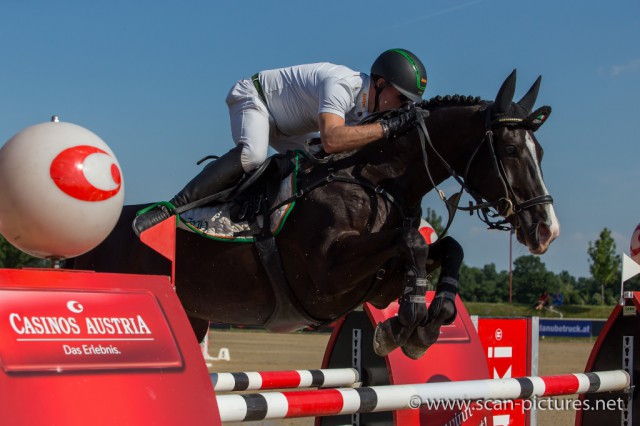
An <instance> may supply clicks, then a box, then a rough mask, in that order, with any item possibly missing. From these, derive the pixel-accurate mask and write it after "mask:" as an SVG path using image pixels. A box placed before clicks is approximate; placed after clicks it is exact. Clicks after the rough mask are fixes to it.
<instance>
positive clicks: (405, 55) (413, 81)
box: [371, 49, 427, 109]
mask: <svg viewBox="0 0 640 426" xmlns="http://www.w3.org/2000/svg"><path fill="white" fill-rule="evenodd" d="M371 75H372V76H378V77H382V78H384V79H385V81H387V82H388V83H390V84H391V85H392V86H393V87H395V88H396V89H397V90H398V92H400V93H402V94H403V95H404V96H406V97H407V98H409V99H410V100H412V101H414V102H420V101H421V100H422V94H423V93H424V89H426V87H427V70H426V69H425V67H424V65H423V64H422V61H420V59H418V57H417V56H416V55H414V54H413V53H411V52H409V51H408V50H406V49H389V50H387V51H385V52H383V53H382V54H381V55H380V56H378V59H376V60H375V62H374V63H373V65H372V66H371ZM376 90H377V87H376ZM376 109H377V108H376Z"/></svg>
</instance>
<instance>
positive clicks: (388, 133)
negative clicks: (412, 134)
mask: <svg viewBox="0 0 640 426" xmlns="http://www.w3.org/2000/svg"><path fill="white" fill-rule="evenodd" d="M417 123H418V112H417V111H416V109H415V108H411V109H409V110H407V111H406V112H403V113H401V114H398V115H396V116H395V117H391V118H387V119H382V120H380V125H381V126H382V129H383V131H384V134H385V138H386V139H395V138H397V137H399V136H402V135H404V134H405V133H407V132H408V131H409V130H411V129H412V128H413V127H414V126H415V125H416V124H417Z"/></svg>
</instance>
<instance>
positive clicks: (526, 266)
mask: <svg viewBox="0 0 640 426" xmlns="http://www.w3.org/2000/svg"><path fill="white" fill-rule="evenodd" d="M513 265H514V268H513V298H514V300H515V301H516V302H519V303H528V304H533V303H535V302H536V301H537V300H538V297H539V296H540V295H541V294H542V293H543V292H545V291H546V292H547V293H549V294H553V292H554V291H555V290H557V289H558V288H559V286H560V283H561V282H560V279H559V278H558V277H557V276H556V275H555V274H554V273H553V272H550V271H548V270H547V267H546V266H545V264H544V263H543V262H542V260H540V257H538V256H533V255H527V256H520V257H518V258H517V259H516V260H515V261H514V262H513Z"/></svg>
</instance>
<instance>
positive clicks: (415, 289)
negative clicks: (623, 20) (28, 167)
mask: <svg viewBox="0 0 640 426" xmlns="http://www.w3.org/2000/svg"><path fill="white" fill-rule="evenodd" d="M540 81H541V77H539V78H538V79H537V80H536V82H535V83H534V84H533V85H532V86H531V88H530V89H529V91H528V92H527V93H526V94H525V95H524V96H523V97H522V99H521V100H520V101H518V102H514V101H513V96H514V93H515V85H516V71H515V70H514V71H513V72H512V73H511V75H509V77H507V79H506V80H505V81H504V82H503V83H502V85H501V87H500V89H499V90H498V94H497V95H496V98H495V100H493V101H486V100H482V99H480V98H478V97H476V98H473V97H469V96H459V95H454V96H446V97H444V98H443V97H436V98H433V99H431V100H429V101H423V102H422V103H420V104H418V105H417V106H413V107H414V108H417V109H418V114H419V117H420V119H419V120H418V125H417V126H416V127H415V128H414V129H412V130H410V131H409V132H408V133H406V134H405V135H402V136H400V137H397V138H396V139H394V140H379V141H376V142H373V143H371V144H369V145H367V146H365V147H362V148H360V149H358V150H355V151H352V152H348V153H340V154H333V155H330V156H328V157H326V158H325V159H324V161H317V160H316V161H314V160H313V159H312V158H303V159H302V160H301V162H300V170H299V185H298V188H300V189H299V190H298V192H297V193H296V200H295V207H294V208H293V209H292V210H291V212H290V213H289V215H288V219H287V221H286V223H285V225H284V226H283V227H282V229H281V230H280V231H279V233H278V234H277V235H275V236H273V235H269V236H268V237H269V238H265V239H263V240H261V243H263V246H262V247H260V246H258V245H257V243H255V244H251V243H245V242H242V243H240V242H226V241H215V240H212V239H207V238H202V237H201V236H199V235H197V234H196V233H193V232H188V231H185V230H183V229H180V228H179V229H177V231H176V232H177V235H176V260H175V268H176V269H175V277H176V278H175V286H176V292H177V296H178V298H179V300H180V302H181V304H182V306H183V307H184V310H185V312H186V314H187V316H188V317H189V320H190V321H191V325H192V327H193V329H194V332H195V334H196V337H197V338H198V340H202V339H203V338H204V336H205V334H206V332H207V330H208V327H209V323H210V322H217V323H225V324H234V325H256V326H262V327H264V328H266V329H268V330H271V331H279V332H288V331H293V330H297V329H301V328H304V327H307V326H312V327H321V326H323V325H326V324H329V323H331V322H332V321H334V320H336V319H338V318H340V317H341V316H343V315H346V314H347V313H349V312H350V311H352V310H354V309H355V308H357V307H358V306H360V305H362V304H363V303H365V302H367V303H369V304H371V305H372V306H374V307H376V308H385V307H387V306H388V305H389V304H390V303H391V302H392V301H395V300H399V301H400V308H399V314H398V316H397V317H394V318H393V319H392V320H388V321H387V322H385V323H383V324H379V325H378V327H377V329H376V337H375V342H374V349H375V350H376V353H378V354H379V355H381V356H384V355H387V354H388V353H389V352H390V351H392V350H394V349H396V348H402V351H403V352H405V354H407V355H408V356H410V357H411V358H414V359H417V358H419V357H420V356H422V354H424V352H425V351H426V349H427V348H428V347H429V346H430V345H431V344H433V342H434V341H435V339H437V336H438V333H439V328H440V326H441V325H442V324H446V323H448V322H451V321H453V318H455V314H456V312H455V304H454V298H455V295H456V293H457V281H455V280H450V281H449V282H439V283H438V285H437V287H436V296H435V299H434V302H432V303H431V306H430V307H428V308H427V306H426V304H425V301H424V300H425V298H424V296H425V293H426V286H427V277H428V275H429V273H431V272H432V269H433V264H430V263H429V262H428V255H429V247H428V246H427V244H426V243H425V242H424V239H423V238H422V237H421V235H420V233H419V231H418V222H419V220H420V216H421V201H422V199H423V197H424V196H425V194H427V193H428V192H429V191H431V190H432V189H434V188H435V189H436V190H438V191H439V193H441V194H442V191H440V190H439V189H438V185H439V184H440V183H442V182H443V181H444V180H446V179H448V178H449V177H451V176H453V177H454V178H455V179H456V180H458V182H460V184H461V187H462V188H463V189H464V190H465V191H467V192H469V194H471V196H472V197H473V198H474V199H475V200H476V204H475V205H473V206H471V207H469V208H466V209H471V211H475V212H477V213H478V216H479V217H480V218H481V219H482V220H483V221H484V222H485V223H487V224H488V225H489V227H492V228H498V229H507V228H513V229H515V232H516V235H517V240H518V241H519V242H520V243H521V244H523V245H525V246H526V247H528V249H529V251H530V252H531V253H533V254H542V253H544V252H545V251H546V250H547V248H548V247H549V245H550V244H551V242H552V241H553V240H554V239H555V238H556V237H557V235H558V234H559V224H558V220H557V218H556V215H555V212H554V209H553V199H552V198H551V196H550V195H549V192H548V191H547V188H546V186H545V183H544V181H543V176H542V171H541V160H542V154H543V151H542V148H541V146H540V144H539V142H538V141H537V139H536V137H535V136H534V131H535V130H537V128H538V127H539V126H540V125H541V124H542V123H543V122H544V121H545V120H546V118H547V117H548V115H549V113H550V112H551V109H550V107H542V108H539V109H538V110H536V111H532V109H533V106H534V104H535V101H536V98H537V95H538V91H539V87H540ZM461 192H462V189H461ZM441 198H442V199H443V201H444V202H446V203H447V205H448V206H449V208H450V210H451V211H452V212H454V211H455V210H456V209H465V207H460V206H458V203H457V202H455V201H457V200H459V197H455V196H454V197H451V198H450V199H447V198H446V197H444V196H441ZM456 198H457V200H456ZM470 204H471V203H470ZM143 207H144V206H143V205H128V206H125V207H124V208H123V210H122V214H121V217H120V219H119V221H118V223H117V224H116V226H115V228H114V230H113V231H112V233H111V234H110V235H109V236H108V237H107V239H105V241H103V242H102V243H101V244H100V245H99V246H97V247H96V248H95V249H93V250H91V251H90V252H88V253H86V254H84V255H82V256H79V257H77V258H74V259H70V260H69V263H68V265H67V266H68V267H70V268H74V269H91V270H95V271H98V272H120V273H140V274H161V275H169V274H170V271H171V265H170V264H169V262H168V261H167V260H166V259H164V258H162V257H161V256H160V255H159V254H157V253H155V252H154V251H153V250H151V249H150V248H148V247H146V246H145V245H144V244H142V243H141V242H140V240H139V239H138V237H136V236H135V235H134V233H133V231H132V229H131V223H132V220H133V218H134V217H135V213H136V212H137V211H138V210H140V209H141V208H143ZM452 217H453V215H452V214H451V215H450V220H449V223H450V221H451V219H452ZM265 245H266V246H269V247H270V249H268V250H265V249H264V246H265ZM437 263H438V262H436V265H437ZM429 265H431V266H429ZM274 276H275V278H274ZM282 287H285V288H284V289H283V288H282ZM436 301H437V302H438V303H435V302H436Z"/></svg>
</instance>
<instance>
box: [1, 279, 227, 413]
mask: <svg viewBox="0 0 640 426" xmlns="http://www.w3.org/2000/svg"><path fill="white" fill-rule="evenodd" d="M0 413H2V424H7V425H12V426H16V425H45V424H47V425H48V424H60V425H78V424H91V425H105V426H107V425H109V426H112V425H114V424H156V425H178V424H188V425H219V424H220V417H219V413H218V408H217V404H216V399H215V395H214V392H213V386H212V384H211V381H210V379H209V374H208V371H207V368H206V365H205V363H204V360H203V358H202V353H201V351H200V348H199V346H198V343H197V341H196V339H195V336H194V334H193V331H192V330H191V327H190V325H189V322H188V320H187V317H186V315H185V313H184V311H183V309H182V306H181V305H180V303H179V301H178V299H177V297H176V295H175V293H174V291H173V289H172V286H171V283H170V282H169V280H168V279H167V278H165V277H160V276H143V275H123V274H98V273H93V272H80V271H61V270H15V269H0Z"/></svg>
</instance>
